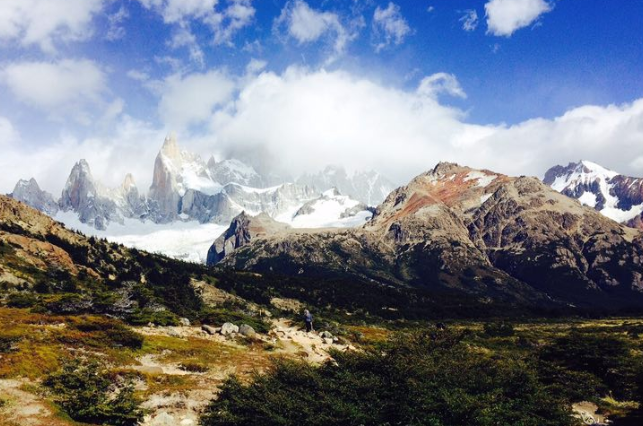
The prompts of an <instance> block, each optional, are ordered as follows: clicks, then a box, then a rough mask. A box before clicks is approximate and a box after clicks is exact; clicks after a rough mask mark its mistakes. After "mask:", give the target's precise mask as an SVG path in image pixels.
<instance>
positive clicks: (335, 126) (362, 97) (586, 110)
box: [209, 68, 643, 183]
mask: <svg viewBox="0 0 643 426" xmlns="http://www.w3.org/2000/svg"><path fill="white" fill-rule="evenodd" d="M447 76H448V77H447ZM450 77H452V76H449V75H448V74H438V75H435V76H429V77H428V78H426V79H424V80H423V83H422V84H420V86H419V87H418V89H417V90H416V91H412V92H409V91H401V90H398V89H395V88H390V87H386V86H383V85H380V84H377V83H375V82H373V81H370V80H366V79H362V78H359V77H356V76H354V75H351V74H349V73H346V72H341V71H335V72H328V71H308V70H306V69H301V68H290V69H289V70H288V71H286V72H285V73H284V74H282V75H277V74H274V73H269V72H264V73H262V74H260V75H259V76H257V77H256V78H255V79H253V80H252V81H251V82H249V83H248V84H247V85H246V86H245V87H243V88H242V89H241V91H240V93H239V95H238V96H237V98H236V101H235V103H234V108H225V109H222V110H220V111H218V112H217V113H215V116H214V117H215V118H214V121H213V124H212V128H211V130H212V134H213V135H214V139H211V140H210V141H209V143H210V144H211V146H217V147H219V148H222V147H225V148H227V152H228V153H229V154H230V155H238V156H243V155H244V154H245V153H251V152H254V151H256V150H258V149H261V150H262V152H268V153H270V154H271V155H270V156H271V157H272V158H274V159H275V161H276V163H275V164H276V165H281V166H287V168H288V171H289V172H291V173H293V174H297V173H301V172H304V171H306V170H314V169H316V168H321V167H322V166H323V165H324V164H328V163H344V164H345V165H346V166H347V167H349V168H357V169H363V168H376V169H378V170H380V171H382V172H384V173H385V174H387V175H389V176H391V177H393V178H394V179H396V180H397V181H398V182H399V183H403V182H405V181H406V180H408V179H409V178H411V177H412V176H414V175H416V174H418V173H421V172H423V171H425V170H427V169H429V168H430V167H432V166H433V165H435V163H437V162H438V161H442V160H448V161H456V162H459V163H461V164H466V165H471V166H474V167H481V168H489V169H492V170H497V171H499V172H504V173H508V174H512V175H523V174H528V175H537V176H542V175H543V174H544V172H545V171H546V170H547V169H548V168H549V167H551V166H553V165H555V164H560V163H567V162H569V161H577V160H579V159H581V158H587V159H590V160H594V161H597V162H599V163H601V162H602V163H604V164H605V166H607V167H612V168H615V169H616V170H618V171H620V172H624V173H630V174H635V175H636V174H638V175H643V170H640V169H638V170H636V169H635V168H634V167H633V164H632V158H637V157H641V156H643V145H642V144H641V143H640V141H641V140H643V99H642V100H639V101H636V102H634V103H632V104H626V105H622V106H586V107H581V108H576V109H573V110H571V111H569V112H567V113H566V114H564V115H562V116H560V117H557V118H555V119H551V120H547V119H534V120H529V121H526V122H523V123H518V124H516V125H512V126H506V125H493V124H490V125H474V124H470V123H467V120H466V114H464V113H463V112H462V111H460V110H458V109H456V108H451V107H448V106H445V105H442V104H441V103H440V102H439V101H438V100H437V99H436V97H435V94H436V93H439V92H440V91H442V90H443V91H445V92H446V93H450V94H456V95H457V96H461V95H464V92H463V91H462V89H461V88H459V85H457V84H456V85H453V83H454V82H457V80H455V78H454V79H451V78H450Z"/></svg>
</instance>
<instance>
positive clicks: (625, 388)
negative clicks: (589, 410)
mask: <svg viewBox="0 0 643 426" xmlns="http://www.w3.org/2000/svg"><path fill="white" fill-rule="evenodd" d="M634 349H635V348H634V346H633V345H632V343H631V341H629V340H627V339H625V338H623V337H620V336H614V335H607V334H602V333H596V334H584V333H581V332H579V331H572V332H571V333H569V334H568V335H566V336H562V337H559V338H557V339H555V340H554V341H553V342H551V344H549V345H546V346H545V347H543V348H542V349H541V351H540V352H539V354H538V357H539V361H540V362H539V369H540V374H541V376H542V378H543V380H544V381H545V382H546V383H547V384H549V385H551V386H552V389H553V390H555V391H559V392H560V393H561V395H565V396H567V397H569V398H570V400H572V399H571V398H572V397H574V394H569V393H568V392H579V391H583V392H584V393H585V398H590V397H597V396H604V395H605V394H606V393H607V392H608V390H611V391H612V392H613V394H614V397H616V398H618V399H622V400H628V401H630V400H634V399H636V396H637V389H638V386H637V384H636V381H637V379H636V377H637V374H638V372H639V370H640V363H641V356H640V355H637V356H633V350H634ZM570 381H571V382H572V383H578V386H574V385H570ZM582 383H584V385H582V386H581V384H582ZM576 398H577V396H576ZM575 400H578V399H575Z"/></svg>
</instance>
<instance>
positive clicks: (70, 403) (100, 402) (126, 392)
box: [44, 361, 143, 426]
mask: <svg viewBox="0 0 643 426" xmlns="http://www.w3.org/2000/svg"><path fill="white" fill-rule="evenodd" d="M44 385H45V386H46V387H47V388H49V390H50V391H51V392H52V393H53V396H54V401H55V402H56V403H57V404H58V405H60V407H61V408H62V409H63V410H64V411H65V412H66V413H67V414H68V415H69V416H70V417H71V418H72V419H74V420H76V421H80V422H87V423H92V424H108V425H114V426H135V425H137V424H138V422H139V421H141V420H142V419H143V411H142V410H141V409H140V408H139V405H140V401H139V400H138V399H137V398H136V397H135V395H134V387H133V385H132V383H131V381H129V382H125V383H122V384H121V385H120V386H115V385H113V384H112V380H111V378H110V377H109V375H108V374H107V373H106V372H105V371H104V370H103V369H102V367H101V365H100V364H99V363H97V362H88V363H84V364H83V363H81V362H79V361H73V362H70V363H68V364H65V365H64V366H63V368H62V370H61V371H59V372H57V373H54V374H51V375H49V376H48V377H47V378H46V379H45V381H44Z"/></svg>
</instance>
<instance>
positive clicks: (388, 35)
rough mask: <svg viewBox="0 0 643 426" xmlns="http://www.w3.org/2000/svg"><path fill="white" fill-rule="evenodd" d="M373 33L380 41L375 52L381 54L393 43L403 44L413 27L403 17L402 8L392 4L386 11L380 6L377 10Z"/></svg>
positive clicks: (374, 16) (374, 15) (374, 17)
mask: <svg viewBox="0 0 643 426" xmlns="http://www.w3.org/2000/svg"><path fill="white" fill-rule="evenodd" d="M373 31H374V34H375V38H376V39H377V40H378V41H377V44H376V45H375V50H376V51H377V52H379V51H381V50H382V49H384V48H385V47H387V46H389V45H390V44H391V43H394V44H396V45H399V44H401V43H402V42H403V41H404V39H405V38H406V36H407V35H409V34H411V27H409V24H408V23H407V22H406V19H404V16H402V13H401V12H400V7H399V6H398V5H396V4H395V3H393V2H390V3H389V4H388V6H387V7H386V9H382V8H380V7H379V6H378V7H377V8H376V9H375V13H374V14H373Z"/></svg>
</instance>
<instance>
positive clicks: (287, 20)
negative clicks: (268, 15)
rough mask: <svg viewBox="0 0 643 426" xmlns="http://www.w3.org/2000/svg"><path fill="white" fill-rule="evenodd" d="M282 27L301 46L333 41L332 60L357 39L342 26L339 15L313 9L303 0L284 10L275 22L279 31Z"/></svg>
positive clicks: (287, 5) (288, 4)
mask: <svg viewBox="0 0 643 426" xmlns="http://www.w3.org/2000/svg"><path fill="white" fill-rule="evenodd" d="M281 26H285V28H286V32H287V35H288V36H290V37H292V38H294V39H295V40H297V42H298V43H299V44H300V45H301V44H306V43H313V42H316V41H318V40H319V39H321V38H322V37H328V38H329V39H331V40H332V41H333V51H334V56H333V57H332V59H335V58H336V56H337V55H341V54H342V53H344V51H345V50H346V47H347V45H348V43H349V42H350V41H351V40H352V39H353V38H354V37H355V36H354V35H351V34H349V31H348V30H347V29H346V28H345V27H344V25H342V23H341V19H340V17H339V15H338V14H336V13H332V12H322V11H319V10H315V9H312V8H311V7H310V6H309V5H308V3H306V2H305V1H301V0H296V1H295V2H288V3H287V4H286V6H285V7H284V8H283V9H282V11H281V14H280V16H279V17H278V18H277V19H276V20H275V28H276V29H277V30H278V29H279V28H280V27H281Z"/></svg>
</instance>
